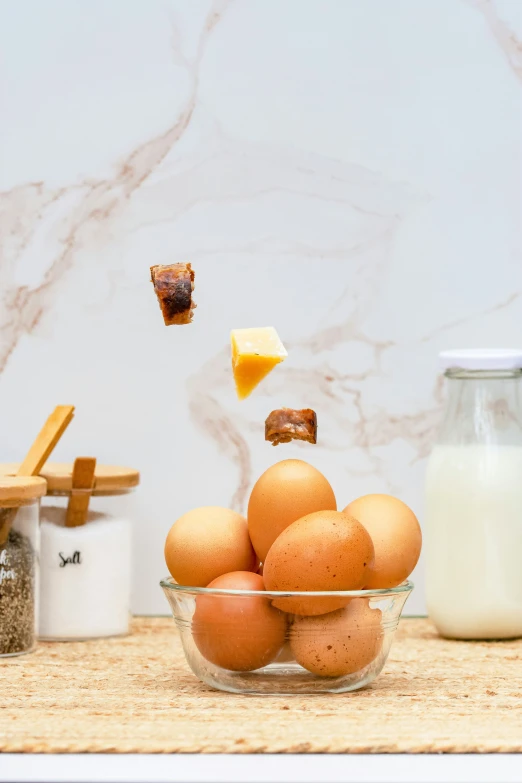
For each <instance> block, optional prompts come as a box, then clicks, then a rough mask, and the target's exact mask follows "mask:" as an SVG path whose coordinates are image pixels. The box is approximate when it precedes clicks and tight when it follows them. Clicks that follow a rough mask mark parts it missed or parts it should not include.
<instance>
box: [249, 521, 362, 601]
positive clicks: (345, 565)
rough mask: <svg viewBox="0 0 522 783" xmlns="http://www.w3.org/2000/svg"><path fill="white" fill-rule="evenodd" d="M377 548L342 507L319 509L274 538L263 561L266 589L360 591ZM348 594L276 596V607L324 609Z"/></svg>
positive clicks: (342, 599) (284, 590) (344, 599)
mask: <svg viewBox="0 0 522 783" xmlns="http://www.w3.org/2000/svg"><path fill="white" fill-rule="evenodd" d="M373 558H374V552H373V544H372V541H371V538H370V536H369V535H368V533H367V532H366V530H365V529H364V527H363V526H362V525H361V524H360V523H359V522H358V521H357V520H356V519H354V518H353V517H351V516H349V515H348V514H345V513H343V512H341V511H317V512H315V513H314V514H307V515H306V516H305V517H302V518H301V519H298V520H297V521H296V522H293V523H292V524H291V525H290V526H289V527H287V528H286V530H283V532H282V533H281V535H280V536H279V537H278V538H277V539H276V540H275V541H274V543H273V545H272V547H271V548H270V551H269V552H268V555H267V557H266V560H265V562H264V565H263V579H264V580H265V585H266V589H267V590H276V591H283V592H286V591H307V592H308V591H324V590H328V591H330V590H360V589H361V588H362V587H363V586H364V584H365V582H366V581H367V578H368V570H369V569H370V568H371V566H372V564H373ZM348 601H349V599H347V598H331V597H325V598H323V597H311V598H301V597H299V598H297V597H290V598H276V599H274V606H277V607H278V608H279V609H282V610H283V611H286V612H292V613H294V614H307V615H315V614H324V613H325V612H331V611H334V610H335V609H339V608H340V607H341V606H346V604H347V603H348Z"/></svg>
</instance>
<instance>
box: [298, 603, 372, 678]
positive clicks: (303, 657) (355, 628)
mask: <svg viewBox="0 0 522 783" xmlns="http://www.w3.org/2000/svg"><path fill="white" fill-rule="evenodd" d="M381 621H382V612H381V611H380V610H379V609H371V608H370V606H369V604H368V599H365V598H354V599H353V600H352V601H351V602H350V604H349V606H347V607H346V608H345V609H338V610H337V611H336V612H330V613H329V614H325V615H320V616H319V617H296V618H295V621H294V623H293V625H292V628H291V630H290V647H291V649H292V652H293V654H294V656H295V659H296V661H297V662H298V663H300V664H301V666H303V667H304V668H305V669H307V670H308V671H309V672H312V674H317V675H319V676H320V677H342V676H345V675H347V674H354V673H355V672H359V671H360V670H361V669H364V667H365V666H368V664H370V663H371V662H372V661H373V660H375V658H377V656H378V655H379V652H380V649H381V646H382V639H383V633H382V628H381Z"/></svg>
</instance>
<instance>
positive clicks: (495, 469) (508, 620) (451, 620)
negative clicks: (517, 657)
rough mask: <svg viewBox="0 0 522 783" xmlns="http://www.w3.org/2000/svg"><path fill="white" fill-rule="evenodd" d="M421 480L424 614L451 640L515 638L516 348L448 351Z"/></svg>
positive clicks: (519, 566) (518, 507) (518, 581)
mask: <svg viewBox="0 0 522 783" xmlns="http://www.w3.org/2000/svg"><path fill="white" fill-rule="evenodd" d="M441 364H442V368H443V370H444V372H445V375H446V378H447V386H448V396H447V403H446V410H445V415H444V420H443V424H442V427H441V431H440V433H439V437H438V442H437V444H436V446H435V448H434V449H433V452H432V454H431V457H430V460H429V463H428V469H427V475H426V514H425V528H426V530H425V532H426V536H425V542H426V546H425V555H426V593H427V605H428V613H429V615H430V617H431V619H432V620H433V622H434V623H435V625H436V627H437V629H438V630H439V632H440V633H441V634H442V635H444V636H447V637H451V638H456V639H503V638H512V637H517V636H522V351H508V350H495V351H492V350H480V351H478V350H469V351H446V352H444V353H442V354H441Z"/></svg>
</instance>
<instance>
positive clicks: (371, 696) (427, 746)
mask: <svg viewBox="0 0 522 783" xmlns="http://www.w3.org/2000/svg"><path fill="white" fill-rule="evenodd" d="M0 677H1V691H0V692H1V699H0V751H3V752H11V753H17V752H34V753H53V752H54V753H81V752H100V753H101V752H103V753H107V752H115V753H139V752H143V753H170V752H182V753H397V752H408V753H434V752H440V751H444V752H454V753H466V752H484V753H486V752H494V751H500V752H517V751H522V641H511V642H498V643H469V642H450V641H444V640H442V639H440V638H438V637H437V635H436V633H435V632H434V630H433V628H432V626H431V625H430V623H429V622H428V621H427V620H402V621H401V625H400V628H399V631H398V634H397V637H396V641H395V643H394V646H393V648H392V651H391V654H390V658H389V660H388V663H387V665H386V667H385V669H384V671H383V673H382V674H381V676H380V677H379V678H378V679H377V680H376V681H375V682H374V683H373V684H372V685H371V686H370V687H369V688H367V689H366V690H363V691H359V692H355V693H352V694H341V695H332V696H293V697H255V696H236V695H232V694H226V693H219V692H217V691H214V690H212V689H211V688H209V687H207V686H206V685H203V684H202V683H200V682H199V681H198V680H197V679H196V678H195V677H194V675H193V674H192V673H191V672H190V671H189V669H188V667H187V665H186V663H185V660H184V657H183V653H182V651H181V646H180V642H179V640H178V636H177V631H176V629H175V626H174V621H173V620H171V619H167V618H161V619H158V618H147V619H142V618H140V619H136V620H134V623H133V633H132V635H130V636H128V637H126V638H124V639H112V640H105V641H95V642H83V643H68V644H59V643H58V644H50V643H47V644H41V645H40V646H39V648H38V650H37V651H36V652H35V653H34V654H33V655H28V656H24V657H20V658H13V659H4V660H2V661H1V662H0ZM0 763H1V762H0Z"/></svg>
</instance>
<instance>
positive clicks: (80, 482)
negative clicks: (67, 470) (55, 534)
mask: <svg viewBox="0 0 522 783" xmlns="http://www.w3.org/2000/svg"><path fill="white" fill-rule="evenodd" d="M95 469H96V460H95V458H94V457H78V458H77V459H75V461H74V468H73V474H72V490H71V494H70V497H69V504H68V506H67V515H66V517H65V527H78V526H79V525H84V524H85V522H86V521H87V511H88V510H89V501H90V499H91V495H92V491H93V489H94V471H95Z"/></svg>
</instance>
